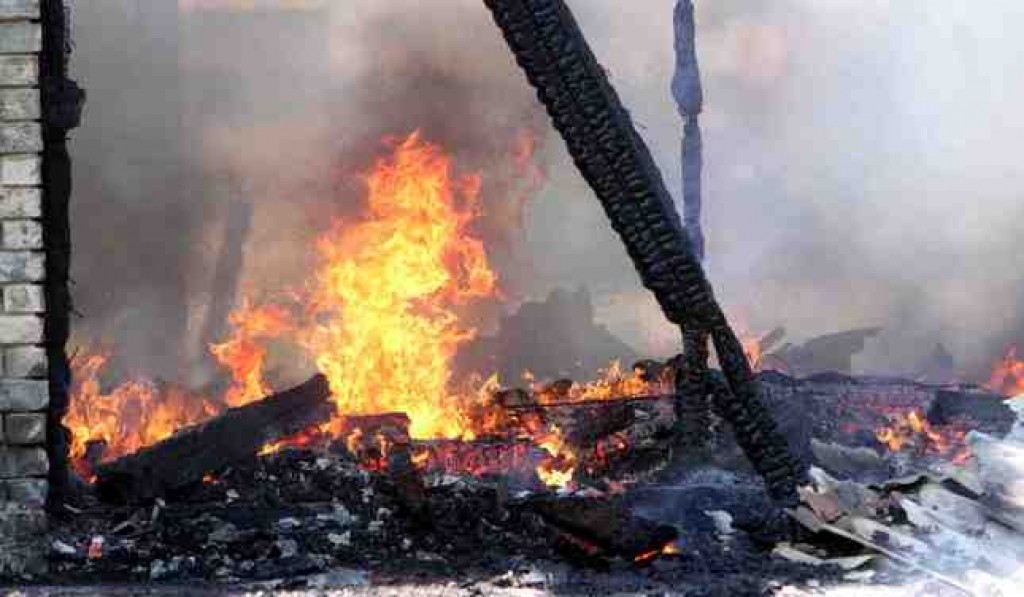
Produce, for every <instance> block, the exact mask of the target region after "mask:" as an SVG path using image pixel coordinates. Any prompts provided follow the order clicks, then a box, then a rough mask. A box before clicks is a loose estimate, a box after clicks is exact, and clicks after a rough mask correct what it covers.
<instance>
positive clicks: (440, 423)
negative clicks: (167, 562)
mask: <svg viewBox="0 0 1024 597" xmlns="http://www.w3.org/2000/svg"><path fill="white" fill-rule="evenodd" d="M519 143H520V145H519V146H518V148H517V150H516V152H515V161H516V166H517V167H519V168H525V164H526V162H527V161H528V160H529V158H530V156H532V155H533V153H534V151H535V146H534V143H535V141H534V139H533V138H532V137H529V136H524V137H522V138H521V139H520V140H519ZM531 172H532V171H531ZM540 176H541V174H540V173H538V172H533V173H532V174H531V177H530V178H531V180H533V179H535V178H539V177H540ZM363 182H364V183H365V188H366V191H367V194H366V201H367V203H366V208H365V210H364V212H363V213H362V214H361V215H360V216H359V217H358V218H354V219H352V220H349V221H346V222H340V221H339V222H334V223H333V225H332V226H330V228H329V230H327V231H326V232H325V233H323V234H321V235H320V236H319V237H318V239H317V241H316V245H315V250H316V254H317V257H318V261H317V267H316V269H315V271H314V273H313V275H312V277H311V282H310V285H309V286H308V287H306V288H303V289H299V290H294V291H292V292H291V293H290V294H289V297H290V300H289V302H287V303H283V305H278V304H265V305H255V304H253V303H251V302H249V301H244V302H243V303H242V304H241V305H240V306H239V307H238V308H237V309H236V310H235V311H234V312H233V313H232V314H231V315H230V317H229V323H230V324H231V329H232V331H231V334H230V335H229V337H228V338H227V339H226V340H225V341H224V342H222V343H219V344H215V345H213V346H211V347H210V352H211V354H212V356H213V357H214V358H215V359H216V361H217V362H218V364H220V365H221V366H222V367H223V368H224V369H225V370H226V372H227V373H228V374H229V375H230V378H231V385H230V387H229V388H228V390H227V391H226V393H225V395H224V396H223V397H221V401H220V403H219V404H214V403H210V402H208V401H206V400H196V399H194V398H191V397H187V396H185V395H184V393H181V392H178V393H175V392H172V391H158V390H157V388H156V386H155V385H154V384H150V383H148V382H128V383H126V384H123V385H122V386H120V387H119V388H117V389H115V390H114V391H113V392H112V393H110V394H107V395H104V394H101V392H100V390H99V384H98V382H96V381H95V378H96V373H97V372H98V370H99V367H101V366H102V363H103V359H102V358H100V359H94V360H91V361H89V365H88V366H87V367H86V369H85V370H84V371H82V372H79V373H78V377H79V379H81V380H83V381H82V382H81V383H80V384H79V385H78V387H76V388H75V390H74V397H73V400H72V404H73V407H72V412H71V414H70V415H69V416H68V419H67V422H68V424H69V425H70V426H71V427H72V432H73V434H74V438H75V445H74V447H73V455H74V456H75V457H76V458H82V457H83V456H84V455H85V448H86V442H87V441H88V440H90V439H105V440H107V441H108V442H109V443H110V444H111V450H109V451H108V453H107V454H106V455H105V456H106V457H108V458H110V457H115V456H120V455H123V454H127V453H130V452H133V451H135V450H137V449H138V448H140V447H143V446H145V445H149V444H152V443H154V442H156V441H159V440H161V439H164V438H166V437H168V436H170V435H171V434H172V433H174V432H175V431H176V430H177V429H179V428H180V427H182V426H185V425H189V424H193V423H196V422H199V421H202V420H204V419H206V418H209V417H210V416H213V415H215V414H217V413H218V412H219V411H220V410H222V409H223V408H224V406H230V407H235V406H241V405H244V404H247V403H249V402H252V401H254V400H257V399H260V398H262V397H264V396H266V395H268V394H270V393H272V390H273V388H272V387H271V385H270V383H269V382H268V381H267V379H266V362H267V358H268V354H269V351H270V344H271V342H277V343H287V344H289V345H291V346H293V347H298V348H300V349H301V350H302V351H304V352H305V353H306V354H307V355H308V356H309V357H310V358H311V360H312V361H313V362H315V363H316V365H317V368H318V369H319V370H320V371H321V372H322V373H323V374H324V375H325V376H326V377H327V378H328V381H329V383H330V387H331V391H332V396H333V400H334V401H335V404H336V406H337V411H336V414H335V417H334V418H333V420H332V421H331V422H330V423H328V424H326V425H325V426H323V427H321V428H316V429H311V430H307V431H305V432H303V433H301V434H298V435H296V436H294V437H291V438H285V439H283V440H280V441H276V442H273V443H269V444H267V445H266V446H264V447H263V448H262V449H261V450H260V454H261V455H269V454H273V453H275V452H278V451H280V450H282V449H284V448H286V447H305V446H309V445H311V444H313V443H317V442H320V441H321V440H324V439H325V438H327V439H334V440H342V441H344V442H345V443H346V445H347V447H348V448H349V450H350V451H351V452H352V453H353V454H356V455H357V457H360V458H363V457H364V456H365V459H364V460H365V461H366V463H367V465H368V466H375V467H385V466H387V457H388V452H389V448H390V447H391V446H393V445H394V442H395V441H398V440H400V441H408V439H409V438H412V439H417V440H431V441H442V440H444V441H458V440H475V439H480V438H483V437H501V438H503V440H504V441H509V440H511V441H512V442H513V444H514V446H515V448H514V449H512V450H507V451H506V453H503V454H500V456H501V459H504V460H506V461H508V462H513V463H518V464H515V466H520V465H524V470H527V471H529V470H530V469H531V468H532V467H534V466H536V463H537V459H536V458H533V457H532V456H531V455H530V454H531V450H532V451H533V453H537V452H540V451H544V452H546V453H547V455H546V456H543V457H540V464H539V466H537V468H536V472H537V474H538V475H539V476H540V478H541V479H542V480H543V482H544V483H545V484H547V485H549V486H555V487H564V486H566V485H569V484H570V483H571V481H572V479H573V476H574V474H575V472H576V470H577V468H578V456H577V455H576V454H575V453H574V452H573V449H572V447H571V446H569V445H568V442H567V441H566V439H565V437H564V436H563V433H562V430H561V429H559V428H558V427H557V426H555V425H549V424H547V423H545V422H544V421H543V417H541V416H538V415H534V416H533V417H532V418H531V416H530V415H529V414H523V415H521V416H519V417H518V418H514V417H513V416H511V415H510V414H509V412H508V411H506V410H505V409H504V408H503V407H502V405H501V404H500V403H499V401H498V400H497V399H496V398H495V396H496V393H497V391H498V389H499V388H500V384H499V383H498V380H497V378H496V377H491V378H489V379H488V380H487V381H483V382H481V383H482V385H481V386H480V387H478V388H475V389H472V390H470V389H467V388H466V387H461V386H460V387H456V383H455V382H456V380H453V372H452V365H453V359H454V357H455V355H456V353H457V351H458V350H459V348H460V347H461V346H462V345H463V344H464V343H466V342H467V341H469V340H471V339H472V338H473V337H474V336H475V334H476V330H475V329H473V327H471V326H469V325H466V324H464V323H463V317H464V315H466V313H467V311H468V310H470V309H472V308H474V307H475V306H478V305H480V304H481V303H483V302H484V301H487V300H491V299H494V298H495V297H497V296H498V294H499V291H498V287H497V276H496V274H495V273H494V271H493V270H492V268H491V266H490V263H489V260H488V256H487V254H486V252H485V249H484V244H483V241H482V239H481V238H480V237H479V235H478V234H477V233H476V232H475V230H474V226H475V225H476V224H478V219H479V217H480V216H481V197H480V192H481V188H482V180H481V177H480V176H479V175H477V174H473V175H461V174H459V173H457V172H456V170H455V168H454V166H453V164H452V162H451V160H450V158H449V157H448V156H447V155H446V154H445V153H444V152H443V151H442V150H441V149H440V148H439V147H437V146H435V145H432V144H430V143H428V142H425V141H424V140H422V139H421V138H420V136H419V135H418V134H417V133H413V134H412V135H410V136H408V137H407V138H405V139H403V140H400V141H398V142H396V143H395V144H394V146H393V151H392V152H391V153H390V154H389V155H387V156H385V157H382V158H381V159H379V160H378V161H377V162H376V163H375V165H374V167H373V168H372V169H371V171H370V172H369V173H368V174H366V175H365V176H364V177H363ZM665 383H666V382H665V380H653V381H652V380H648V379H645V378H644V376H643V375H642V372H641V371H624V370H623V368H622V367H621V365H620V364H619V363H612V364H611V366H609V368H608V369H607V370H606V371H603V372H602V375H601V377H600V378H599V379H598V380H597V381H595V382H591V383H587V384H569V386H568V387H566V384H551V385H550V386H547V387H544V388H540V387H535V388H532V389H533V390H535V391H534V395H535V398H536V400H537V401H538V402H542V403H550V402H559V401H563V400H567V399H568V400H571V401H578V400H595V399H597V400H604V399H613V398H617V397H624V396H641V395H645V394H650V393H655V392H658V393H661V392H662V391H664V390H665V389H666V386H664V384H665ZM464 385H465V384H463V386H464ZM129 413H137V416H126V415H128V414H129ZM389 417H390V418H389ZM395 417H399V418H402V417H407V419H406V423H407V429H408V436H409V438H405V439H402V438H398V440H396V438H394V437H392V435H393V433H392V432H391V431H388V430H393V429H397V428H402V429H404V428H405V426H403V425H402V424H397V425H392V424H391V423H394V422H395V420H397V419H395ZM371 419H372V420H371ZM392 419H395V420H392ZM356 420H361V421H362V423H372V424H373V425H376V427H362V428H361V427H358V426H354V423H353V421H356ZM382 430H383V431H382ZM453 445H454V444H453ZM609 449H611V448H609ZM492 451H493V450H492ZM499 451H500V450H499ZM435 452H436V453H435V454H433V455H426V454H425V453H414V454H413V456H414V459H415V460H416V462H417V464H418V465H420V466H427V465H428V464H430V462H434V464H437V461H438V459H439V458H443V459H450V460H453V461H459V462H463V461H464V462H466V463H470V461H472V460H473V458H474V457H473V454H470V453H466V454H463V453H462V451H460V449H457V448H454V447H452V446H446V447H445V448H443V449H441V448H439V449H438V450H435ZM466 466H468V467H470V468H472V469H474V470H481V471H483V470H489V469H488V466H486V465H475V464H467V465H466ZM510 466H511V465H510Z"/></svg>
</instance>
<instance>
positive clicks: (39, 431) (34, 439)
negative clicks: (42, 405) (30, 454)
mask: <svg viewBox="0 0 1024 597" xmlns="http://www.w3.org/2000/svg"><path fill="white" fill-rule="evenodd" d="M4 435H5V436H6V437H7V440H6V441H7V443H8V444H9V445H12V446H31V445H36V444H42V443H45V442H46V415H44V414H43V413H10V414H8V415H6V416H4Z"/></svg>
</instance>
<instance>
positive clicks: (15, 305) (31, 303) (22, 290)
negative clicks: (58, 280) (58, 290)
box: [3, 284, 46, 313]
mask: <svg viewBox="0 0 1024 597" xmlns="http://www.w3.org/2000/svg"><path fill="white" fill-rule="evenodd" d="M3 310H4V311H5V312H7V313H42V312H43V311H45V310H46V300H45V299H44V297H43V287H42V286H41V285H39V284H10V285H7V286H4V287H3Z"/></svg>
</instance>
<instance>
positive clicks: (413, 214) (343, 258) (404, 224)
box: [303, 134, 496, 438]
mask: <svg viewBox="0 0 1024 597" xmlns="http://www.w3.org/2000/svg"><path fill="white" fill-rule="evenodd" d="M366 184H367V189H368V191H369V199H368V203H369V206H368V212H367V213H366V215H365V217H364V218H363V219H362V221H360V222H357V223H355V224H353V225H348V226H344V227H343V226H341V225H335V226H334V229H333V230H332V231H331V232H330V233H329V234H326V235H324V236H323V237H321V238H320V239H319V241H318V243H317V249H318V251H319V254H320V257H321V264H322V265H321V268H320V270H319V273H318V275H317V278H316V286H315V288H314V289H313V296H312V300H311V301H310V304H309V309H310V311H311V314H312V315H313V317H312V319H314V320H315V321H317V322H318V323H317V324H316V325H314V326H313V327H312V329H310V330H308V332H307V333H305V334H304V339H303V343H304V345H305V347H306V349H307V350H308V351H310V353H311V354H312V355H313V356H314V357H315V359H316V362H317V365H318V366H319V368H320V370H321V371H322V372H323V373H324V374H325V375H326V376H327V378H328V380H329V382H330V385H331V389H332V391H333V392H334V397H335V401H336V402H337V405H338V410H339V412H340V413H343V414H349V415H353V414H371V413H383V412H395V411H397V412H405V413H407V414H408V415H409V418H410V419H411V420H412V426H411V429H410V432H411V434H412V436H413V437H416V438H431V437H446V438H452V437H467V436H472V435H473V432H472V430H471V429H470V427H469V424H468V421H467V419H466V417H465V415H464V414H463V408H462V407H463V405H462V404H460V400H459V399H458V398H457V397H455V396H454V395H452V394H451V393H450V388H449V382H450V381H451V362H452V359H453V357H454V356H455V353H456V351H457V349H458V347H459V346H460V345H461V344H463V343H464V342H466V341H467V340H470V339H471V338H472V337H473V336H474V333H475V330H473V329H469V328H466V327H464V326H462V325H460V323H459V317H458V315H457V312H456V308H458V307H460V306H464V305H467V304H470V303H472V302H473V301H476V300H479V299H483V298H486V297H489V296H492V295H494V293H495V286H496V277H495V274H494V272H493V271H491V269H490V266H489V264H488V260H487V255H486V253H485V252H484V246H483V242H482V241H481V240H480V239H479V238H476V237H475V236H473V234H472V232H471V231H470V230H469V226H470V224H471V223H472V221H473V220H474V218H475V217H476V216H477V215H478V213H479V207H480V205H479V190H480V178H479V177H477V176H471V177H464V178H455V176H454V174H453V172H452V165H451V162H450V160H449V158H448V157H447V156H446V155H444V153H442V152H441V151H440V149H439V148H437V147H436V146H434V145H431V144H429V143H426V142H424V141H422V140H421V139H420V138H419V136H418V135H417V134H413V135H412V136H410V137H408V138H407V139H405V140H404V141H403V142H402V143H400V144H399V145H398V146H397V147H396V150H395V153H394V155H393V156H391V157H389V158H386V159H382V160H379V161H378V162H377V164H376V167H375V168H374V170H373V171H372V172H371V173H370V175H369V176H368V177H367V179H366Z"/></svg>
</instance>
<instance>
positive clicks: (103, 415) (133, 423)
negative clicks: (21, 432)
mask: <svg viewBox="0 0 1024 597" xmlns="http://www.w3.org/2000/svg"><path fill="white" fill-rule="evenodd" d="M106 363H107V357H106V356H103V355H79V356H77V357H75V358H74V359H72V361H71V370H72V376H73V379H74V384H73V386H72V387H71V394H72V396H73V398H72V400H71V406H70V409H69V410H68V414H67V415H66V416H65V417H64V425H65V426H67V428H68V429H69V430H70V431H71V438H72V439H71V449H70V456H71V459H72V464H73V466H75V468H76V470H78V472H79V473H80V474H82V476H83V477H84V478H87V479H88V478H91V477H92V471H91V465H90V464H89V463H87V462H85V460H84V459H85V457H86V453H87V449H88V444H89V443H90V442H105V443H106V444H107V445H106V448H105V450H104V452H103V455H102V460H110V459H112V458H116V457H118V456H123V455H125V454H130V453H132V452H135V451H136V450H138V449H139V448H142V447H145V446H148V445H151V444H153V443H156V442H158V441H160V440H162V439H165V438H167V437H170V436H171V435H172V434H173V433H174V432H175V431H177V430H178V429H181V428H183V427H187V426H189V425H194V424H196V423H199V422H201V421H203V420H206V419H208V418H209V417H211V416H213V415H214V414H216V413H217V410H218V409H217V407H216V406H215V405H214V404H212V403H211V402H209V401H207V400H205V399H203V398H201V397H198V396H194V395H190V394H187V393H186V392H184V391H182V390H180V389H178V388H173V387H157V385H156V384H155V383H153V382H151V381H148V380H133V381H127V382H124V383H122V384H120V385H118V386H117V387H115V388H113V389H112V390H110V391H108V392H104V391H103V390H102V389H101V386H100V381H99V374H100V372H101V370H102V369H103V367H104V365H106Z"/></svg>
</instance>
